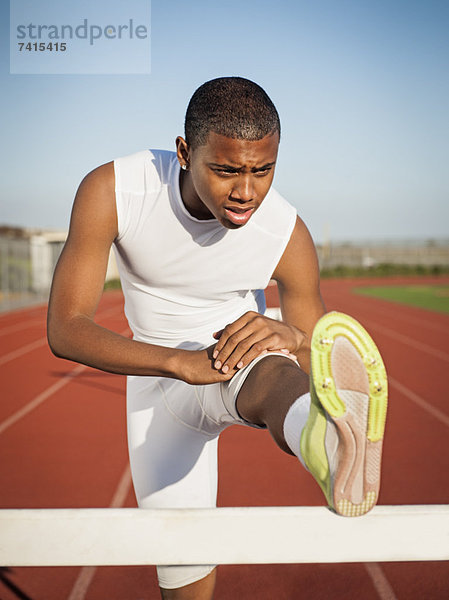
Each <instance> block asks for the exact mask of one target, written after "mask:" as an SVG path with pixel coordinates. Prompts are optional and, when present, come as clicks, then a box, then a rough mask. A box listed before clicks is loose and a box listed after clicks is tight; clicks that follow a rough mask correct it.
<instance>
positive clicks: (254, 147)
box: [176, 132, 279, 229]
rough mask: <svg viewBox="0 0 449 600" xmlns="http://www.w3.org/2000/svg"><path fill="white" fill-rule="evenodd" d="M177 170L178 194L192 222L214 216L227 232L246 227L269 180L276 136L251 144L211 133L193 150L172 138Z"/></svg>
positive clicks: (180, 139) (263, 196)
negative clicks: (184, 166)
mask: <svg viewBox="0 0 449 600" xmlns="http://www.w3.org/2000/svg"><path fill="white" fill-rule="evenodd" d="M176 144H177V149H178V159H179V161H180V163H181V164H187V165H188V170H187V171H181V195H182V199H183V201H184V204H185V206H186V208H187V210H188V211H189V212H190V214H191V215H192V216H194V217H196V218H197V219H212V218H214V217H215V218H216V219H217V220H218V221H219V222H220V223H221V224H222V225H223V226H224V227H227V228H228V229H238V228H239V227H242V226H243V225H245V224H246V223H247V222H248V221H249V219H250V218H251V216H252V215H253V214H254V212H255V211H256V210H257V209H258V208H259V206H260V205H261V203H262V201H263V199H264V198H265V196H266V194H267V192H268V190H269V189H270V186H271V182H272V181H273V176H274V167H275V164H276V158H277V152H278V146H279V135H278V134H277V133H275V134H273V135H269V136H266V137H264V138H263V139H261V140H256V141H254V142H250V141H247V140H236V139H232V138H228V137H225V136H223V135H219V134H218V133H214V132H211V133H210V134H209V138H208V140H207V143H206V144H205V145H203V146H199V147H198V148H195V149H194V150H192V149H190V148H189V147H188V146H187V144H186V142H185V140H183V138H180V137H178V138H177V140H176Z"/></svg>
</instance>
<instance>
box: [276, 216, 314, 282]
mask: <svg viewBox="0 0 449 600" xmlns="http://www.w3.org/2000/svg"><path fill="white" fill-rule="evenodd" d="M273 279H275V280H276V281H277V282H278V284H280V285H281V286H284V287H304V286H308V285H311V286H315V285H317V283H318V280H319V267H318V258H317V254H316V249H315V244H314V243H313V240H312V236H311V235H310V232H309V230H308V229H307V227H306V225H305V223H304V221H303V220H302V219H301V218H300V217H297V218H296V224H295V227H294V229H293V232H292V235H291V236H290V240H289V242H288V244H287V247H286V248H285V250H284V253H283V255H282V257H281V259H280V261H279V263H278V265H277V267H276V269H275V271H274V273H273Z"/></svg>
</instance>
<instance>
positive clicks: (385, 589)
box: [364, 562, 398, 600]
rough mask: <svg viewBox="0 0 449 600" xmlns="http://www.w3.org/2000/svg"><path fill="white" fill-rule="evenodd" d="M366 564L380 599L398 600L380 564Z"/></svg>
mask: <svg viewBox="0 0 449 600" xmlns="http://www.w3.org/2000/svg"><path fill="white" fill-rule="evenodd" d="M364 564H365V569H366V570H367V572H368V575H369V576H370V577H371V581H372V582H373V585H374V587H375V588H376V592H377V594H378V596H379V598H380V599H381V600H398V599H397V596H396V594H395V593H394V591H393V588H392V587H391V585H390V582H389V581H388V579H387V576H386V575H385V573H384V571H383V569H382V567H381V566H380V564H379V563H375V562H373V563H364Z"/></svg>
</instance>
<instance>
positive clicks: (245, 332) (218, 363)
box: [214, 322, 269, 369]
mask: <svg viewBox="0 0 449 600" xmlns="http://www.w3.org/2000/svg"><path fill="white" fill-rule="evenodd" d="M267 334H269V331H267V330H266V329H263V330H261V329H260V328H259V329H258V328H257V326H256V325H255V323H254V322H250V323H248V324H246V325H245V326H244V327H243V328H242V329H240V330H239V331H237V332H236V333H234V334H232V335H231V336H230V337H229V339H228V340H227V342H226V343H225V345H224V346H223V347H222V348H221V349H220V350H219V349H218V348H216V350H219V352H218V354H217V356H216V359H215V365H214V366H215V368H216V369H221V368H222V366H224V365H225V364H226V365H228V367H229V368H233V367H234V366H235V365H236V364H237V363H238V362H239V361H240V359H241V358H242V356H243V355H244V354H245V353H246V352H247V351H248V350H249V349H250V348H251V346H252V345H253V344H256V343H257V342H259V341H261V340H263V339H264V338H266V337H267ZM217 346H218V344H217ZM264 348H265V346H263V347H261V348H260V352H261V351H262V350H264ZM231 357H232V358H231Z"/></svg>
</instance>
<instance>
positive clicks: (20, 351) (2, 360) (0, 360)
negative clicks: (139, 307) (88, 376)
mask: <svg viewBox="0 0 449 600" xmlns="http://www.w3.org/2000/svg"><path fill="white" fill-rule="evenodd" d="M117 310H118V307H113V308H109V309H107V310H104V311H103V312H102V313H100V314H99V315H98V317H97V318H98V319H103V318H104V317H108V316H110V315H111V314H113V313H114V312H116V311H117ZM120 313H121V311H120ZM46 343H47V337H46V336H45V337H42V338H40V339H38V340H35V341H34V342H31V343H29V344H26V345H25V346H22V347H21V348H17V350H13V351H12V352H8V353H7V354H4V355H3V356H0V366H2V365H5V364H6V363H8V362H11V361H12V360H15V359H16V358H20V357H21V356H23V355H24V354H28V352H32V351H33V350H36V348H40V347H41V346H45V344H46Z"/></svg>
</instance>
